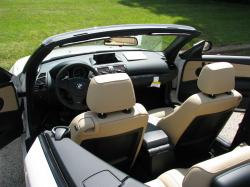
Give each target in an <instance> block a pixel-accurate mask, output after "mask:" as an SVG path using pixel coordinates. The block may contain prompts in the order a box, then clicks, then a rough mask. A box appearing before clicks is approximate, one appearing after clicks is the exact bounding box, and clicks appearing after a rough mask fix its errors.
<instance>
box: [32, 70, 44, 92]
mask: <svg viewBox="0 0 250 187" xmlns="http://www.w3.org/2000/svg"><path fill="white" fill-rule="evenodd" d="M46 88H47V86H46V73H41V74H39V75H38V77H37V79H36V82H35V85H34V91H35V92H38V91H40V90H43V89H46Z"/></svg>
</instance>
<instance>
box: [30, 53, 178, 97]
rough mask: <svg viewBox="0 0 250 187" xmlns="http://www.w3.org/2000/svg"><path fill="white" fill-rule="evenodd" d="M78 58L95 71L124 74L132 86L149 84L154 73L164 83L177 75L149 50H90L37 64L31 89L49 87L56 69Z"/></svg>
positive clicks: (164, 61)
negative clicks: (82, 53)
mask: <svg viewBox="0 0 250 187" xmlns="http://www.w3.org/2000/svg"><path fill="white" fill-rule="evenodd" d="M78 61H79V62H81V63H86V64H87V65H90V66H92V67H93V68H95V69H96V70H97V72H98V73H99V74H108V73H127V74H128V75H129V76H130V77H131V79H132V81H133V84H134V86H144V87H147V86H150V84H151V83H152V81H153V79H154V77H156V76H157V77H159V81H160V82H161V83H162V84H164V83H167V82H168V81H171V80H173V79H174V78H175V76H176V75H177V72H176V71H177V70H176V68H175V67H170V66H169V65H168V63H167V61H166V59H165V57H164V55H162V54H161V53H157V52H150V51H119V52H108V53H92V54H84V55H79V56H74V57H69V58H63V59H58V60H54V61H51V62H47V63H43V64H41V65H40V68H39V72H38V75H37V78H36V82H35V86H34V91H35V92H40V91H46V90H47V89H50V88H51V87H53V80H54V79H55V76H56V74H57V73H58V72H59V70H60V69H61V68H63V67H64V66H65V65H68V64H72V63H76V62H78ZM81 73H84V72H80V71H79V72H77V70H76V71H75V74H81Z"/></svg>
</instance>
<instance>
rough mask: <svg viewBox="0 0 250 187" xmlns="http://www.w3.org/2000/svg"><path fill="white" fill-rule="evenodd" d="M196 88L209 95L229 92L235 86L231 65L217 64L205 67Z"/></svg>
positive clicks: (225, 63)
mask: <svg viewBox="0 0 250 187" xmlns="http://www.w3.org/2000/svg"><path fill="white" fill-rule="evenodd" d="M197 85H198V88H199V89H200V91H201V92H203V93H205V94H209V95H215V94H221V93H226V92H230V91H231V90H232V89H234V86H235V72H234V67H233V65H231V64H229V63H227V62H218V63H213V64H208V65H205V66H204V67H203V68H202V70H201V73H200V75H199V78H198V82H197Z"/></svg>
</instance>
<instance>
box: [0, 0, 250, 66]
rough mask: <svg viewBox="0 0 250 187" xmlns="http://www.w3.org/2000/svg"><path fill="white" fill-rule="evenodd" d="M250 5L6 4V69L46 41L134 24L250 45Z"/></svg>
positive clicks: (1, 37)
mask: <svg viewBox="0 0 250 187" xmlns="http://www.w3.org/2000/svg"><path fill="white" fill-rule="evenodd" d="M249 17H250V11H249V5H245V4H236V3H227V2H224V1H219V2H218V1H209V0H208V1H200V0H199V1H198V0H178V1H175V0H1V1H0V41H1V42H0V66H2V67H5V68H9V67H10V66H11V65H12V64H13V63H14V62H15V61H16V60H17V59H19V58H21V57H23V56H25V55H29V54H31V53H32V52H33V51H34V50H35V48H36V47H37V46H38V45H39V44H40V43H41V41H42V40H44V39H45V38H46V37H48V36H51V35H55V34H58V33H62V32H65V31H71V30H75V29H81V28H87V27H93V26H101V25H112V24H129V23H164V24H165V23H174V24H184V25H191V26H194V27H196V28H197V29H198V30H200V31H202V33H203V36H202V38H205V39H209V40H211V41H213V42H214V45H215V46H220V45H228V44H243V43H250V37H249V30H250V24H249Z"/></svg>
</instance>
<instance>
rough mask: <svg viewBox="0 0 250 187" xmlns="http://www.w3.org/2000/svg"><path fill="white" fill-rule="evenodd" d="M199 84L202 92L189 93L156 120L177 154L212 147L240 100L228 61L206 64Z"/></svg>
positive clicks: (202, 150) (201, 150)
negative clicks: (165, 114) (166, 113)
mask: <svg viewBox="0 0 250 187" xmlns="http://www.w3.org/2000/svg"><path fill="white" fill-rule="evenodd" d="M197 84H198V88H199V89H200V91H201V92H200V93H197V94H194V95H192V96H190V97H189V98H188V99H187V100H186V101H185V102H184V103H183V104H182V105H180V106H179V107H178V108H176V109H174V110H173V112H171V113H170V114H168V115H167V116H166V117H163V118H161V119H160V118H158V123H157V124H156V125H157V126H158V127H160V128H162V129H163V130H164V131H165V132H166V134H167V135H168V136H169V137H170V139H171V140H172V142H173V144H174V146H175V153H177V155H185V157H186V156H187V155H190V157H191V158H192V157H193V156H194V154H196V155H198V154H203V153H207V152H208V151H209V148H210V145H211V143H212V142H213V140H214V139H215V137H216V136H217V135H218V133H219V132H220V130H221V129H222V128H223V126H224V124H225V123H226V121H227V119H228V118H229V117H230V115H231V113H232V112H233V109H234V108H235V107H237V106H238V105H239V103H240V101H241V94H240V93H239V92H237V91H236V90H234V86H235V72H234V68H233V66H232V65H231V64H229V63H227V62H218V63H213V64H209V65H206V66H204V67H203V69H202V71H201V73H200V76H199V78H198V82H197ZM155 121H157V120H155ZM189 153H191V154H189Z"/></svg>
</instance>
